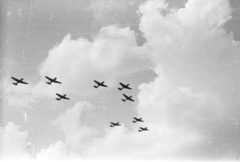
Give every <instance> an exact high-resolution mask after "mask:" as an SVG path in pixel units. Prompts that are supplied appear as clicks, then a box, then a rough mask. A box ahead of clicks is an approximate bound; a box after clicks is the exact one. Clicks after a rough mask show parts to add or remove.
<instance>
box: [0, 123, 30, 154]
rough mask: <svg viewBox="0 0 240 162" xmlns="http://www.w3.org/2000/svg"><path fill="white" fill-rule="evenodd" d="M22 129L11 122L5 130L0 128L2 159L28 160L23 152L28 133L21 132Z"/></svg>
mask: <svg viewBox="0 0 240 162" xmlns="http://www.w3.org/2000/svg"><path fill="white" fill-rule="evenodd" d="M20 128H21V127H20V126H18V125H15V124H14V123H13V122H9V123H8V124H7V125H6V127H5V128H1V127H0V150H1V152H0V153H1V157H2V158H4V159H15V158H28V155H26V154H25V153H24V150H23V147H24V145H25V141H26V140H27V137H28V132H26V131H20Z"/></svg>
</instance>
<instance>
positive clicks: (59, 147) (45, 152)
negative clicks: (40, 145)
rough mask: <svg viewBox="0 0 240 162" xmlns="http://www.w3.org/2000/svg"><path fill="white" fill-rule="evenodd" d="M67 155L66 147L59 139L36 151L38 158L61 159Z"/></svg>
mask: <svg viewBox="0 0 240 162" xmlns="http://www.w3.org/2000/svg"><path fill="white" fill-rule="evenodd" d="M68 157H69V153H68V147H67V145H66V144H65V143H63V142H61V141H57V142H56V143H55V144H53V145H50V146H49V147H48V148H47V149H42V150H41V151H40V152H39V153H37V159H38V160H47V159H48V160H50V159H54V160H60V159H61V160H63V159H66V158H68Z"/></svg>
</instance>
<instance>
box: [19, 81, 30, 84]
mask: <svg viewBox="0 0 240 162" xmlns="http://www.w3.org/2000/svg"><path fill="white" fill-rule="evenodd" d="M20 83H22V84H28V83H27V82H24V81H21V82H20Z"/></svg>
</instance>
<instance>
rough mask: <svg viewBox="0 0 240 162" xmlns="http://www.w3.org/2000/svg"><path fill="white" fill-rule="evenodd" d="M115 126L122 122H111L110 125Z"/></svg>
mask: <svg viewBox="0 0 240 162" xmlns="http://www.w3.org/2000/svg"><path fill="white" fill-rule="evenodd" d="M114 126H121V124H119V122H117V123H113V122H111V125H110V127H114Z"/></svg>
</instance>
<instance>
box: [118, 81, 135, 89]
mask: <svg viewBox="0 0 240 162" xmlns="http://www.w3.org/2000/svg"><path fill="white" fill-rule="evenodd" d="M119 84H120V85H121V86H122V87H121V88H118V89H119V90H120V91H121V90H122V89H124V88H125V89H132V88H130V87H129V84H123V83H121V82H120V83H119Z"/></svg>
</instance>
